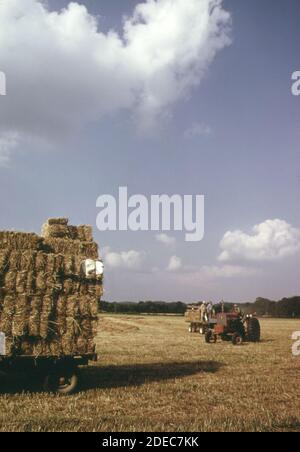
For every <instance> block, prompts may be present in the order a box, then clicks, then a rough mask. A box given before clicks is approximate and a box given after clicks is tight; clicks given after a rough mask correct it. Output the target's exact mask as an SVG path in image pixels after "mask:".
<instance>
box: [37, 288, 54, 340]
mask: <svg viewBox="0 0 300 452" xmlns="http://www.w3.org/2000/svg"><path fill="white" fill-rule="evenodd" d="M53 305H54V300H53V298H52V297H49V296H46V297H43V304H42V312H41V322H40V336H41V338H42V339H47V337H48V336H49V335H50V334H51V333H52V332H53V328H52V327H51V325H50V319H51V315H52V310H53Z"/></svg>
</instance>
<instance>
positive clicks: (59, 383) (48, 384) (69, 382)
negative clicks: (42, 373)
mask: <svg viewBox="0 0 300 452" xmlns="http://www.w3.org/2000/svg"><path fill="white" fill-rule="evenodd" d="M43 386H44V390H45V391H46V392H51V393H54V394H59V395H71V394H74V393H75V392H77V390H78V386H79V376H78V371H77V369H65V370H62V371H60V372H59V371H57V370H55V371H54V372H53V373H50V374H48V375H46V377H45V379H44V385H43Z"/></svg>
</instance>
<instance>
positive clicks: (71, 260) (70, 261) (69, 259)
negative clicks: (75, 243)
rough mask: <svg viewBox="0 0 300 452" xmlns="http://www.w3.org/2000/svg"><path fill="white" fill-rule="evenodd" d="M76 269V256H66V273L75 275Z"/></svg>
mask: <svg viewBox="0 0 300 452" xmlns="http://www.w3.org/2000/svg"><path fill="white" fill-rule="evenodd" d="M74 271H75V257H74V256H73V255H72V254H69V255H66V256H64V273H65V275H73V274H74Z"/></svg>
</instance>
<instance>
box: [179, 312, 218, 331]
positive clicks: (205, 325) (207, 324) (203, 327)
mask: <svg viewBox="0 0 300 452" xmlns="http://www.w3.org/2000/svg"><path fill="white" fill-rule="evenodd" d="M185 321H186V322H187V323H189V332H190V333H200V334H201V335H205V334H206V333H207V331H209V330H210V329H213V328H214V326H215V324H216V319H215V318H210V319H207V320H206V321H205V320H203V319H202V318H201V312H200V306H197V305H190V306H188V307H187V311H186V313H185Z"/></svg>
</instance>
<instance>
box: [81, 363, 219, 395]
mask: <svg viewBox="0 0 300 452" xmlns="http://www.w3.org/2000/svg"><path fill="white" fill-rule="evenodd" d="M221 367H222V364H221V363H218V362H215V361H205V362H199V361H195V362H190V361H189V362H171V363H170V362H169V363H168V362H166V363H153V364H136V365H122V366H108V367H90V368H88V369H84V370H83V371H82V384H81V389H82V390H83V391H86V390H89V389H111V388H120V387H128V386H142V385H144V384H147V383H152V382H160V381H165V380H172V379H175V378H183V377H188V376H191V375H197V374H201V373H216V372H217V371H218V370H219V369H220V368H221Z"/></svg>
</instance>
